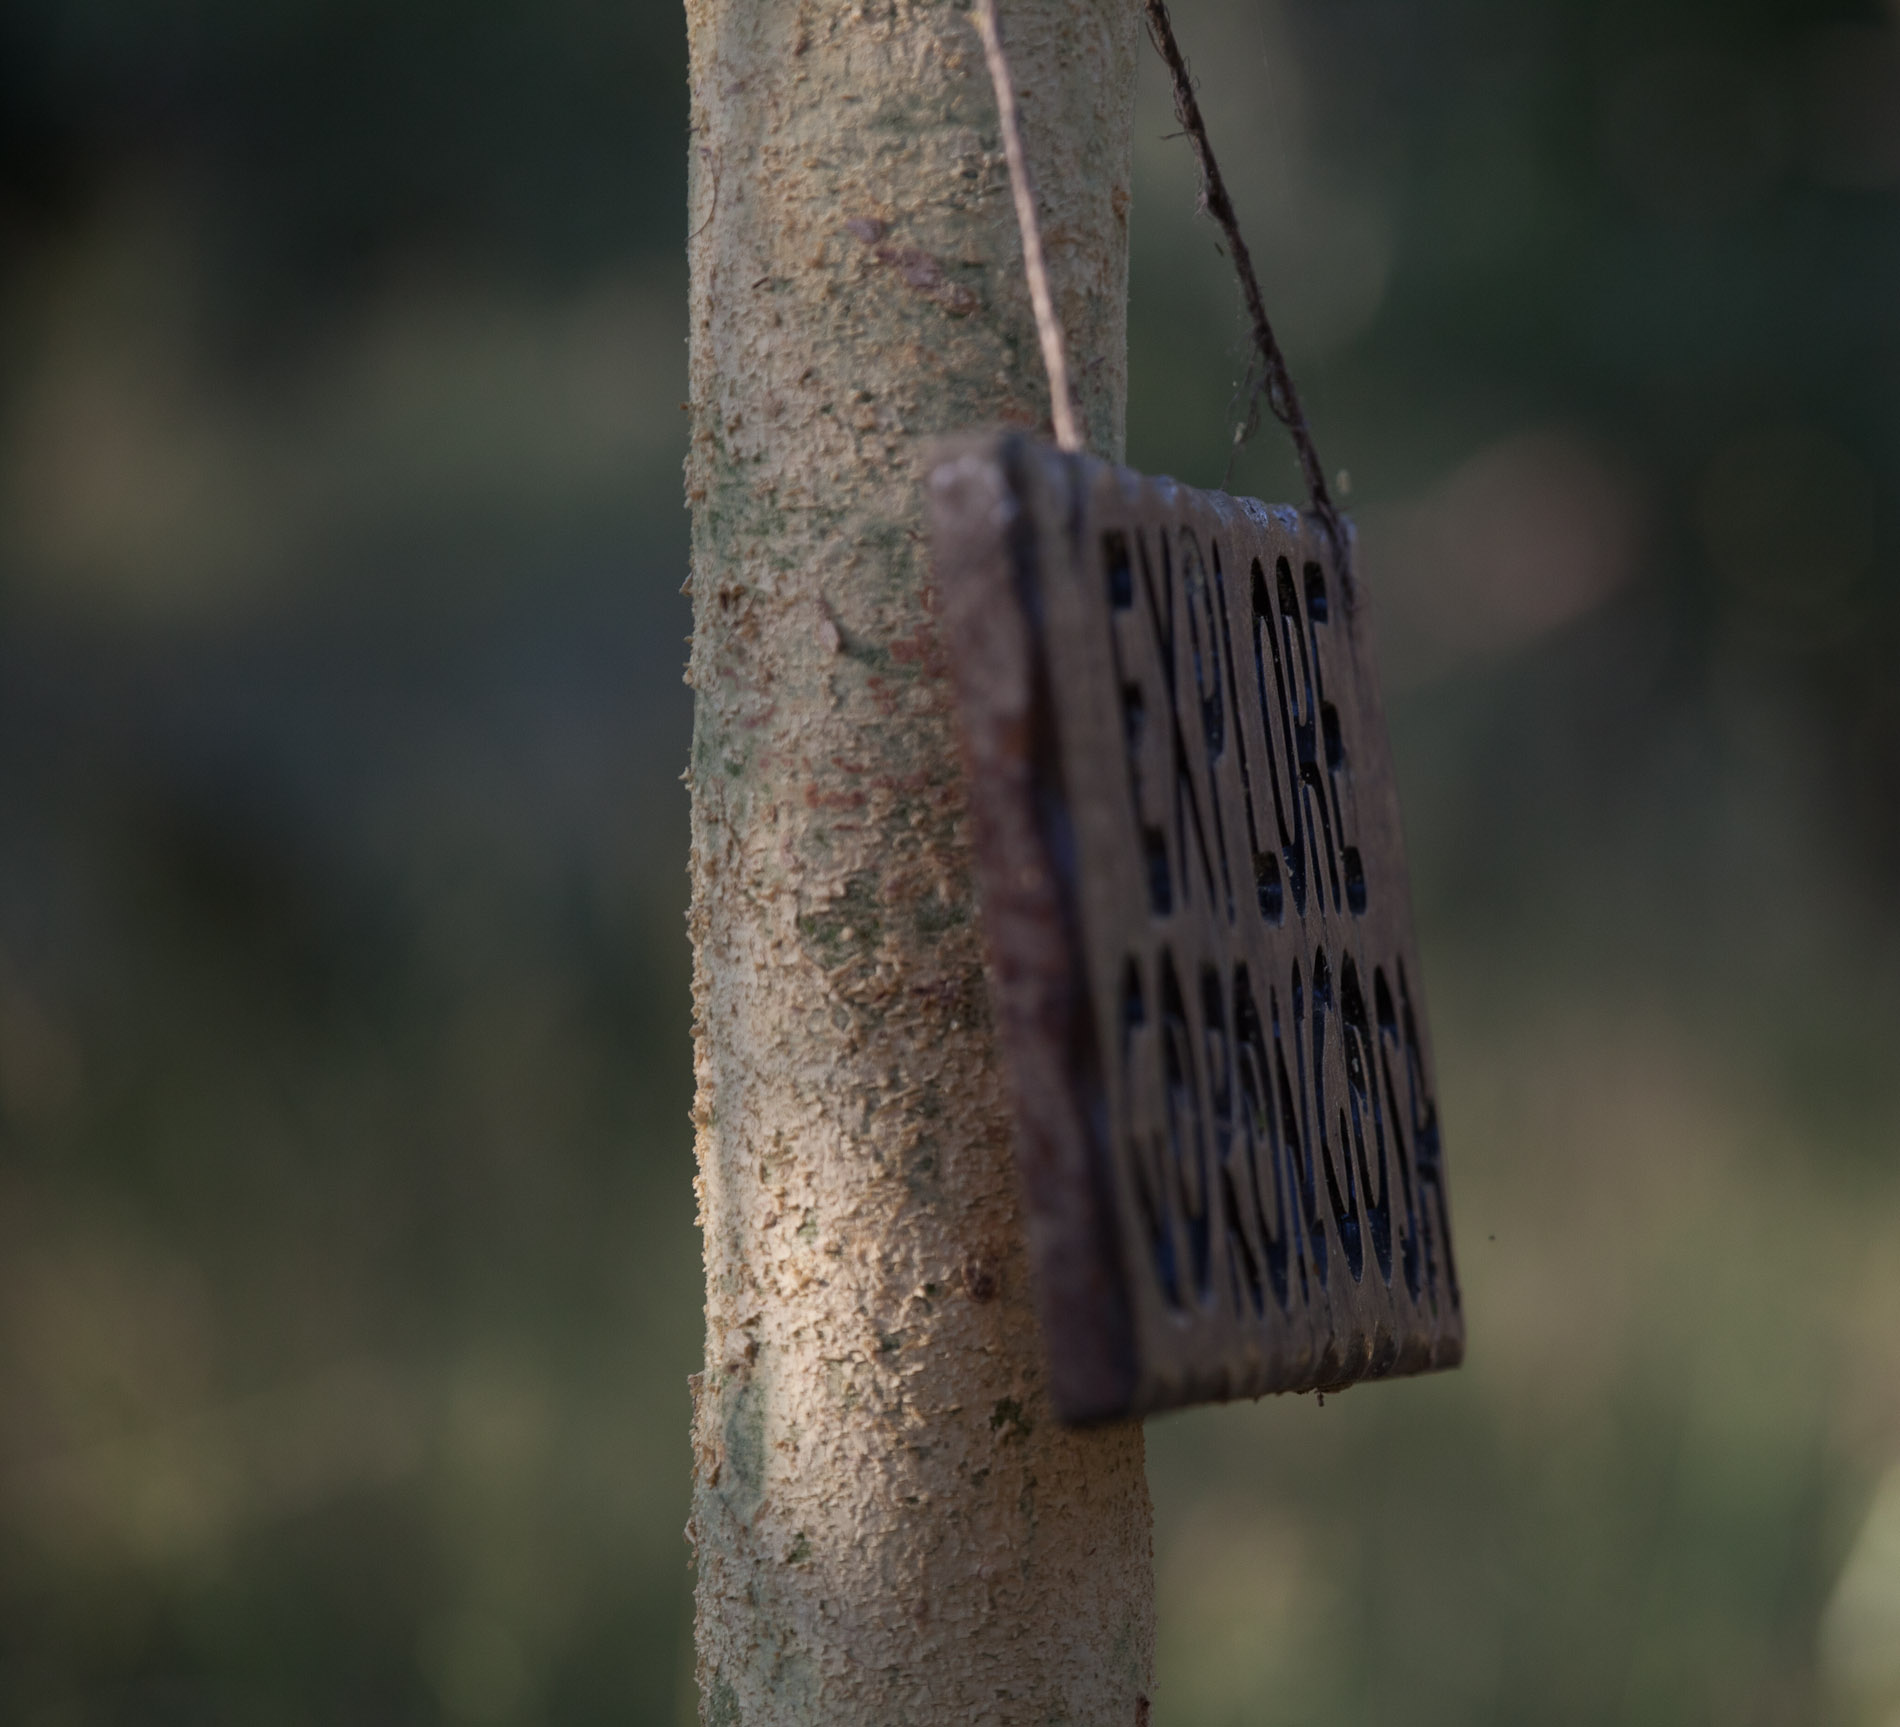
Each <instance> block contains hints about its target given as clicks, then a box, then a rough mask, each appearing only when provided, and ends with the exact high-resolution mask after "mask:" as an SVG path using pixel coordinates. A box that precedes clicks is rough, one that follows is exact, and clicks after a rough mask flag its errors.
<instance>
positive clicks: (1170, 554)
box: [932, 439, 1463, 1419]
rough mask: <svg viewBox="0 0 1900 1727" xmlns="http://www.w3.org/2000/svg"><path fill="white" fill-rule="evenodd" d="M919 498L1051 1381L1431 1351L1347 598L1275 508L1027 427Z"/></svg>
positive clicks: (1438, 1164)
mask: <svg viewBox="0 0 1900 1727" xmlns="http://www.w3.org/2000/svg"><path fill="white" fill-rule="evenodd" d="M932 505H933V512H934V517H935V528H936V540H937V565H938V572H939V579H940V582H941V586H942V591H943V604H944V611H945V619H946V629H947V634H948V638H949V643H950V647H951V652H952V657H953V662H954V665H955V668H956V678H957V686H958V697H959V707H960V713H961V719H962V725H963V735H964V741H965V746H966V755H967V757H968V760H969V764H970V768H971V798H972V811H973V818H974V825H975V835H976V845H977V856H978V873H979V882H980V885H981V889H982V893H983V901H984V920H985V926H986V935H987V938H988V943H989V949H990V954H991V969H992V982H993V989H994V995H995V1000H996V1005H997V1010H998V1016H999V1022H1000V1023H999V1030H1000V1032H1001V1036H1002V1042H1003V1045H1004V1048H1005V1051H1006V1053H1007V1058H1008V1061H1009V1066H1010V1077H1011V1081H1012V1085H1013V1087H1014V1090H1015V1094H1016V1099H1017V1106H1018V1109H1017V1113H1018V1127H1019V1135H1018V1139H1019V1156H1020V1160H1021V1165H1022V1172H1023V1176H1024V1182H1025V1192H1026V1196H1027V1202H1028V1203H1027V1210H1028V1220H1029V1228H1030V1232H1031V1246H1032V1253H1033V1256H1034V1259H1035V1263H1036V1269H1037V1276H1038V1298H1039V1303H1040V1307H1041V1312H1042V1318H1043V1327H1044V1332H1045V1336H1046V1339H1047V1343H1048V1349H1049V1356H1050V1369H1051V1380H1052V1387H1053V1390H1054V1392H1055V1396H1056V1402H1057V1406H1058V1408H1059V1409H1060V1410H1061V1411H1062V1412H1063V1413H1064V1414H1065V1415H1067V1416H1069V1417H1070V1418H1073V1419H1087V1418H1095V1417H1102V1416H1108V1415H1115V1414H1126V1413H1133V1412H1138V1411H1142V1410H1148V1409H1156V1408H1162V1407H1167V1406H1170V1405H1175V1404H1182V1403H1191V1402H1198V1401H1204V1400H1208V1399H1218V1398H1224V1397H1232V1396H1244V1395H1251V1394H1255V1393H1259V1392H1263V1391H1275V1390H1297V1389H1306V1388H1313V1387H1320V1388H1325V1387H1331V1386H1336V1385H1342V1384H1346V1383H1350V1382H1352V1381H1354V1380H1358V1379H1365V1378H1372V1377H1377V1376H1380V1375H1386V1374H1400V1373H1415V1372H1420V1371H1424V1370H1426V1369H1429V1368H1434V1367H1443V1366H1449V1365H1451V1364H1453V1363H1454V1362H1456V1361H1457V1360H1458V1359H1459V1357H1460V1355H1461V1354H1462V1350H1463V1324H1462V1316H1461V1313H1460V1307H1459V1297H1458V1288H1457V1281H1456V1274H1455V1271H1454V1268H1453V1261H1452V1255H1451V1242H1450V1233H1449V1224H1448V1211H1447V1201H1446V1190H1445V1172H1444V1164H1443V1158H1442V1152H1441V1148H1440V1144H1439V1133H1438V1120H1437V1112H1436V1107H1435V1105H1434V1102H1433V1095H1432V1080H1431V1060H1430V1050H1429V1043H1428V1039H1427V1034H1426V1028H1425V1023H1424V1016H1423V1007H1422V1001H1421V998H1420V995H1419V977H1418V961H1417V955H1416V952H1415V949H1414V946H1413V941H1412V931H1411V915H1410V906H1409V894H1408V888H1407V882H1406V874H1405V862H1404V853H1403V848H1402V844H1401V839H1400V833H1399V825H1398V813H1397V804H1396V800H1395V797H1394V792H1393V786H1392V777H1391V769H1390V762H1389V757H1388V752H1387V746H1386V735H1385V724H1384V718H1383V714H1382V711H1381V708H1380V704H1379V697H1378V689H1377V684H1376V679H1375V674H1374V671H1373V665H1372V659H1371V653H1370V643H1369V641H1368V639H1367V637H1368V625H1369V620H1368V619H1367V617H1366V615H1365V612H1364V606H1363V600H1362V598H1361V597H1360V596H1358V595H1356V594H1350V593H1348V592H1347V590H1346V588H1345V585H1344V584H1343V583H1342V581H1341V579H1340V577H1339V575H1338V573H1337V572H1336V570H1335V569H1334V565H1333V559H1332V556H1331V550H1330V547H1329V546H1328V544H1327V542H1326V540H1325V538H1324V536H1323V534H1321V533H1320V531H1319V530H1318V528H1317V525H1316V524H1314V523H1313V522H1312V521H1311V520H1310V519H1303V518H1302V517H1301V516H1300V515H1299V514H1298V513H1297V512H1295V511H1292V510H1269V509H1267V508H1266V507H1264V506H1262V505H1259V504H1256V503H1253V502H1251V501H1248V500H1238V499H1233V498H1229V497H1226V496H1224V495H1222V494H1215V493H1204V492H1196V491H1192V490H1190V489H1188V488H1185V487H1180V486H1176V485H1174V484H1173V483H1172V482H1168V481H1155V480H1147V479H1143V478H1141V477H1139V476H1137V475H1133V474H1130V473H1128V472H1126V471H1124V470H1117V469H1112V468H1109V467H1107V466H1105V465H1104V464H1101V463H1099V462H1095V461H1093V460H1090V459H1088V458H1085V457H1075V456H1062V455H1057V454H1055V453H1054V452H1050V451H1048V450H1045V449H1043V448H1041V447H1040V446H1037V445H1035V444H1032V443H1030V442H1028V441H1027V440H1022V439H1004V440H999V441H993V442H986V443H980V444H971V445H969V446H967V447H965V448H964V449H962V450H961V451H960V452H957V453H954V454H951V455H949V456H947V457H946V458H945V459H944V460H943V461H942V462H941V464H940V465H939V466H938V467H937V469H936V470H935V473H934V474H933V477H932Z"/></svg>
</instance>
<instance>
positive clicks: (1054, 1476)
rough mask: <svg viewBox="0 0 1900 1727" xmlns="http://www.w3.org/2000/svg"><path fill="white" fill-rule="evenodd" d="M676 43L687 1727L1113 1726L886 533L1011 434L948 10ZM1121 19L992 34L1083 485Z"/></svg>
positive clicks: (980, 97) (1072, 1462) (1117, 417)
mask: <svg viewBox="0 0 1900 1727" xmlns="http://www.w3.org/2000/svg"><path fill="white" fill-rule="evenodd" d="M687 19H688V27H689V36H690V42H691V53H692V71H691V76H692V86H693V117H694V118H693V133H692V139H691V151H692V154H691V191H690V205H691V217H690V220H691V224H692V237H691V240H690V243H689V250H690V253H691V263H692V402H691V404H690V405H691V410H692V425H693V433H692V448H691V454H690V456H689V459H688V464H687V491H688V497H689V501H690V503H691V505H692V509H693V598H694V638H693V649H692V660H691V671H690V674H689V676H690V681H691V682H692V684H693V685H694V688H695V691H696V717H695V725H694V739H693V756H692V765H691V773H690V778H691V782H692V789H693V853H692V874H693V909H692V933H693V940H694V947H695V985H694V991H695V994H694V1001H695V1012H696V1024H695V1034H696V1060H697V1073H698V1099H697V1103H696V1106H695V1121H696V1125H697V1133H698V1156H699V1183H698V1185H699V1195H700V1208H701V1209H700V1217H701V1226H702V1228H703V1230H704V1234H705V1252H706V1287H707V1307H706V1314H707V1339H706V1362H705V1369H704V1371H703V1373H702V1374H700V1375H699V1376H698V1377H697V1379H696V1383H695V1388H694V1402H695V1413H694V1436H695V1490H694V1506H693V1524H692V1535H693V1539H694V1543H695V1550H696V1553H697V1565H698V1586H697V1587H698V1643H699V1679H700V1690H701V1707H702V1712H703V1716H704V1719H705V1720H706V1721H708V1722H710V1723H719V1724H725V1723H733V1724H738V1723H743V1724H745V1727H766V1724H779V1723H786V1724H790V1723H816V1722H823V1723H826V1724H827V1727H834V1724H836V1727H854V1724H858V1723H863V1724H866V1727H869V1724H871V1723H877V1724H879V1727H888V1724H894V1723H898V1722H902V1723H905V1724H906V1727H932V1724H935V1723H939V1722H942V1723H951V1722H954V1723H957V1724H958V1727H965V1724H968V1723H985V1722H987V1723H996V1724H998V1727H1002V1724H1014V1723H1018V1722H1020V1723H1024V1724H1028V1723H1037V1724H1042V1723H1054V1722H1062V1723H1069V1724H1072V1727H1096V1724H1098V1723H1100V1724H1104V1727H1106V1724H1108V1723H1115V1724H1117V1727H1129V1724H1133V1723H1136V1722H1138V1721H1141V1720H1144V1719H1145V1718H1146V1714H1147V1707H1148V1705H1147V1696H1148V1690H1149V1672H1150V1667H1151V1654H1152V1642H1153V1625H1152V1583H1151V1573H1152V1561H1151V1553H1150V1530H1149V1510H1148V1499H1147V1490H1146V1486H1145V1483H1144V1481H1143V1477H1142V1449H1141V1435H1140V1430H1139V1428H1137V1427H1133V1426H1128V1427H1113V1428H1106V1429H1100V1430H1095V1431H1090V1432H1083V1433H1077V1432H1071V1431H1068V1430H1066V1429H1063V1428H1062V1427H1060V1426H1059V1425H1057V1423H1056V1422H1055V1421H1054V1420H1053V1419H1052V1418H1051V1416H1050V1414H1049V1412H1048V1407H1047V1402H1046V1398H1045V1396H1044V1391H1043V1384H1042V1366H1041V1359H1040V1343H1039V1340H1038V1337H1037V1335H1036V1329H1035V1321H1034V1316H1033V1311H1032V1306H1031V1299H1030V1290H1029V1288H1028V1267H1027V1262H1026V1259H1025V1255H1024V1247H1023V1241H1022V1234H1021V1227H1020V1221H1019V1215H1018V1206H1017V1192H1016V1184H1015V1175H1014V1171H1013V1168H1012V1166H1011V1161H1010V1144H1009V1121H1008V1113H1007V1109H1006V1104H1005V1099H1004V1096H1003V1092H1002V1087H1001V1080H1000V1075H999V1072H998V1066H997V1052H996V1050H995V1048H994V1044H993V1039H992V1033H991V1028H990V1022H989V1015H988V1009H987V1000H986V996H985V991H984V985H983V977H982V969H981V966H982V958H981V950H980V945H979V940H978V929H977V921H976V916H975V906H974V901H973V887H972V882H971V873H970V859H969V855H968V849H967V842H966V837H965V832H964V814H965V811H964V792H963V787H962V783H961V778H960V770H959V767H958V759H957V751H956V745H955V739H954V735H953V732H952V729H951V724H950V714H949V707H948V692H947V687H946V683H945V678H944V669H943V666H942V663H941V660H940V649H939V645H938V641H937V635H936V631H935V628H934V624H933V620H932V616H931V605H930V589H929V569H928V556H927V549H926V546H925V543H924V539H923V529H922V519H921V485H920V480H921V463H922V459H923V456H924V454H925V453H926V451H927V449H928V447H929V443H930V441H931V440H932V439H933V438H935V437H937V436H939V435H941V434H944V433H948V432H953V431H958V430H963V429H967V428H969V427H972V426H979V425H985V424H997V423H1016V424H1030V425H1040V424H1043V423H1045V422H1046V419H1047V410H1048V403H1047V394H1046V388H1045V386H1044V383H1043V380H1042V377H1041V373H1040V364H1039V360H1038V357H1037V348H1036V342H1035V335H1034V325H1033V321H1032V318H1031V313H1030V307H1029V301H1028V295H1027V291H1026V288H1025V286H1024V284H1023V281H1022V275H1021V253H1020V248H1019V243H1018V240H1017V237H1016V233H1015V229H1014V224H1013V215H1012V210H1011V203H1010V197H1009V191H1008V185H1007V179H1006V171H1005V167H1004V161H1003V153H1002V145H1001V140H1000V138H999V136H998V134H997V130H996V118H995V109H994V105H993V101H992V98H991V95H990V91H989V87H988V83H987V80H986V78H985V75H984V69H983V62H982V54H981V49H980V46H979V44H978V41H977V38H976V34H975V31H974V29H973V28H972V25H971V22H970V19H969V17H968V14H967V12H966V11H965V10H963V9H962V7H960V6H959V5H957V4H954V3H952V0H882V3H880V4H876V5H846V4H835V3H824V4H820V3H819V0H688V4H687ZM1135 25H1136V15H1135V8H1134V7H1133V6H1132V5H1130V4H1128V3H1127V0H1013V3H1012V4H1010V5H1009V6H1007V7H1006V9H1005V18H1004V29H1005V32H1006V35H1007V39H1008V44H1009V51H1010V55H1011V59H1012V61H1013V63H1014V66H1015V71H1016V76H1017V81H1018V84H1019V87H1020V91H1021V98H1022V104H1023V109H1024V119H1025V123H1026V128H1027V134H1028V143H1029V149H1030V152H1031V155H1032V158H1033V160H1034V163H1035V167H1036V172H1037V176H1038V181H1039V190H1040V194H1041V211H1042V220H1043V228H1044V237H1045V242H1046V245H1047V248H1048V252H1049V258H1050V266H1051V273H1052V277H1053V281H1054V285H1055V289H1056V293H1057V300H1058V307H1059V309H1060V311H1061V313H1062V316H1063V319H1064V322H1065V324H1066V325H1067V327H1068V329H1069V331H1070V340H1071V350H1072V352H1071V364H1072V369H1073V371H1074V374H1075V378H1076V385H1077V397H1078V406H1079V408H1080V411H1081V415H1082V420H1083V425H1084V427H1085V430H1086V432H1087V435H1088V438H1089V441H1090V444H1091V447H1092V448H1094V449H1096V450H1097V451H1098V452H1100V453H1102V454H1106V455H1117V456H1118V455H1119V454H1120V447H1121V432H1122V418H1123V409H1124V398H1125V378H1126V369H1125V329H1126V303H1127V216H1128V186H1129V143H1130V123H1131V118H1132V105H1133V82H1134V48H1135Z"/></svg>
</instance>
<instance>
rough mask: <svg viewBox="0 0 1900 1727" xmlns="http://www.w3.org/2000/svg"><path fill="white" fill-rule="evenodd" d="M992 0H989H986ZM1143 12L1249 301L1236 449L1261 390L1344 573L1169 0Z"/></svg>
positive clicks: (1341, 549) (1331, 512)
mask: <svg viewBox="0 0 1900 1727" xmlns="http://www.w3.org/2000/svg"><path fill="white" fill-rule="evenodd" d="M985 3H986V4H987V3H989V0H985ZM1142 5H1143V9H1144V10H1145V11H1146V13H1147V15H1148V35H1149V38H1150V40H1151V41H1153V43H1154V45H1155V51H1156V52H1157V53H1158V54H1160V56H1161V58H1162V60H1163V61H1164V62H1166V64H1167V68H1168V78H1169V81H1170V82H1171V83H1172V84H1173V86H1174V112H1175V116H1176V118H1178V119H1179V120H1180V122H1181V129H1182V130H1183V131H1184V132H1186V133H1187V136H1188V141H1189V142H1190V143H1191V144H1192V145H1193V146H1194V159H1195V162H1196V164H1197V165H1198V166H1199V168H1200V172H1201V203H1202V206H1203V207H1204V208H1205V209H1206V211H1207V213H1208V214H1209V215H1210V216H1212V217H1213V218H1214V220H1215V221H1216V222H1217V223H1219V224H1220V230H1221V233H1222V235H1223V236H1224V237H1225V238H1226V241H1227V252H1228V256H1229V257H1231V258H1232V259H1233V261H1234V272H1235V274H1236V275H1238V276H1239V277H1240V293H1241V298H1242V299H1243V300H1245V302H1246V305H1247V317H1248V320H1249V321H1250V322H1251V324H1252V325H1253V348H1254V358H1253V361H1252V362H1251V363H1250V365H1249V367H1248V384H1247V412H1246V415H1245V417H1244V419H1243V420H1242V422H1241V424H1240V425H1239V426H1238V427H1237V428H1236V429H1235V432H1234V444H1235V447H1236V449H1238V447H1239V446H1240V445H1242V444H1244V443H1245V442H1246V441H1247V439H1248V438H1249V437H1251V436H1252V435H1253V431H1254V428H1255V427H1256V426H1257V425H1258V424H1259V422H1260V403H1261V399H1262V398H1263V397H1264V398H1265V400H1266V404H1267V406H1268V407H1269V408H1270V409H1271V410H1272V412H1273V417H1274V418H1275V419H1276V420H1278V421H1279V422H1280V424H1281V425H1283V426H1284V427H1286V429H1287V433H1288V435H1289V436H1290V437H1291V438H1292V440H1293V449H1294V453H1295V454H1296V455H1297V456H1298V458H1299V463H1300V474H1301V477H1302V478H1303V479H1304V480H1305V481H1306V494H1307V497H1308V499H1309V500H1310V501H1311V504H1312V509H1313V514H1314V515H1316V516H1317V517H1319V519H1320V521H1321V523H1322V524H1323V525H1324V527H1325V529H1326V537H1327V538H1328V539H1330V540H1331V541H1332V543H1333V555H1334V557H1335V558H1336V559H1337V560H1338V563H1339V567H1340V570H1341V572H1342V574H1346V573H1347V571H1346V561H1347V550H1348V541H1347V538H1346V532H1345V527H1344V524H1343V523H1342V522H1341V521H1340V519H1339V510H1338V508H1337V507H1336V506H1335V505H1334V503H1333V498H1332V493H1331V492H1330V491H1328V489H1327V486H1326V470H1325V469H1324V468H1322V467H1321V466H1320V462H1319V451H1318V450H1317V449H1316V448H1315V447H1314V445H1313V434H1312V430H1311V429H1310V428H1309V427H1308V425H1307V423H1306V411H1305V410H1304V409H1303V408H1302V407H1301V406H1300V393H1299V391H1298V390H1296V389H1295V388H1294V387H1293V375H1292V373H1291V372H1290V371H1288V369H1287V363H1286V355H1285V354H1284V353H1283V352H1281V349H1280V342H1279V338H1278V337H1276V336H1275V335H1274V333H1273V325H1272V323H1271V322H1270V321H1269V320H1268V318H1267V306H1266V301H1265V299H1264V298H1262V296H1261V293H1260V278H1259V276H1257V275H1256V274H1255V273H1254V267H1253V254H1252V253H1251V252H1249V251H1248V250H1247V242H1246V241H1245V240H1244V239H1243V238H1242V237H1241V233H1240V218H1239V217H1238V216H1237V215H1235V213H1234V201H1233V199H1232V198H1231V197H1229V196H1228V192H1227V182H1226V180H1225V178H1224V177H1223V176H1222V174H1221V171H1220V163H1219V162H1218V161H1216V160H1215V158H1214V146H1213V145H1212V144H1211V143H1210V142H1209V141H1208V136H1207V122H1206V121H1205V120H1204V119H1203V118H1202V117H1201V104H1200V101H1199V99H1198V98H1197V97H1196V96H1195V94H1194V79H1193V76H1192V75H1191V74H1190V73H1189V71H1188V65H1187V60H1186V58H1185V56H1183V54H1182V53H1181V45H1180V43H1179V42H1177V41H1176V40H1175V36H1174V23H1173V20H1172V19H1170V18H1169V16H1168V7H1167V0H1142Z"/></svg>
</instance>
